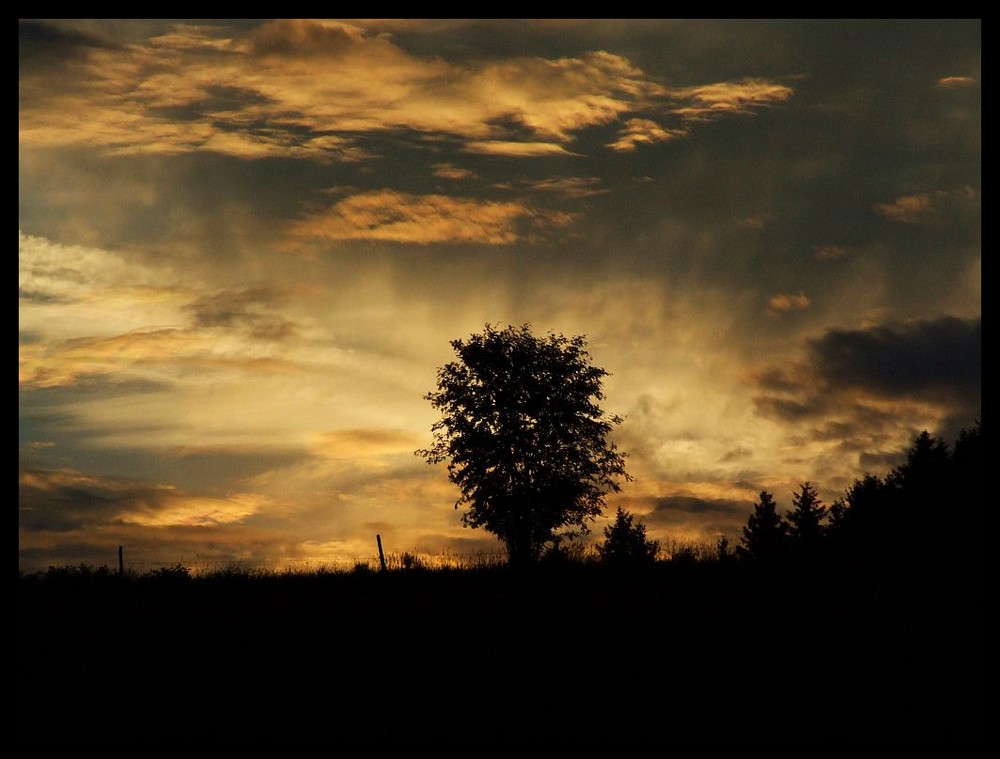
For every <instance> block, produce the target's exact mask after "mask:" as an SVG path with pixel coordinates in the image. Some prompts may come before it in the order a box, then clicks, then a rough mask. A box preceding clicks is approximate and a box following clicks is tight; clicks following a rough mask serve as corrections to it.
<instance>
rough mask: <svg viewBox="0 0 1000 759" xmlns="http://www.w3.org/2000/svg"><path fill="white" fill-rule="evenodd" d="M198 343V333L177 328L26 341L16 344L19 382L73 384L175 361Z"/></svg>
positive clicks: (38, 386) (35, 385) (42, 384)
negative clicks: (149, 364) (47, 340)
mask: <svg viewBox="0 0 1000 759" xmlns="http://www.w3.org/2000/svg"><path fill="white" fill-rule="evenodd" d="M198 343H199V339H198V338H197V336H195V335H193V334H192V333H190V332H188V331H185V330H179V329H154V330H138V331H136V332H131V333H128V334H124V335H115V336H113V337H87V338H73V339H70V340H64V341H62V342H59V343H56V344H46V343H28V344H25V345H20V346H18V382H19V384H20V385H21V386H22V387H35V388H41V387H62V386H66V385H72V384H74V383H76V382H78V381H79V380H80V379H82V378H84V377H93V376H98V375H109V374H117V373H119V372H121V371H123V370H127V369H128V368H130V367H134V366H136V365H138V364H146V363H153V362H160V361H174V360H176V357H177V356H178V355H186V354H189V353H190V352H191V350H192V348H193V346H195V345H197V344H198Z"/></svg>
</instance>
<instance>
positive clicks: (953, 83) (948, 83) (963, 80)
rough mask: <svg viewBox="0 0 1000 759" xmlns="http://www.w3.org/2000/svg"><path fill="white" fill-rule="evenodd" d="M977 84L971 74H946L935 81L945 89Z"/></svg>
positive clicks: (962, 87)
mask: <svg viewBox="0 0 1000 759" xmlns="http://www.w3.org/2000/svg"><path fill="white" fill-rule="evenodd" d="M977 84H978V82H977V81H976V80H975V79H973V78H972V77H971V76H946V77H942V78H941V79H938V81H937V86H938V87H942V88H944V89H946V90H954V89H964V88H966V87H975V86H976V85H977Z"/></svg>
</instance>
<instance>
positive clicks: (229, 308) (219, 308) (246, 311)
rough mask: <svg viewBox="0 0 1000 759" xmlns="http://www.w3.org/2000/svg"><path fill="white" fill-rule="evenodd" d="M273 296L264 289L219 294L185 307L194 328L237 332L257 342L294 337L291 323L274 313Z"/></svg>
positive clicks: (257, 288) (271, 292)
mask: <svg viewBox="0 0 1000 759" xmlns="http://www.w3.org/2000/svg"><path fill="white" fill-rule="evenodd" d="M276 300H277V295H276V293H275V292H274V290H272V289H269V288H266V287H245V288H239V289H233V290H222V291H220V292H217V293H214V294H212V295H205V296H203V297H200V298H197V299H196V300H194V301H192V302H191V303H189V304H187V306H186V307H185V308H186V310H188V311H190V312H191V313H192V314H193V316H194V321H195V325H196V326H198V327H206V328H214V327H222V328H226V329H240V330H243V331H245V332H247V333H248V335H249V336H250V337H251V338H253V339H257V340H283V339H286V338H288V337H291V336H293V335H294V334H295V333H296V325H295V323H294V322H292V321H290V320H288V319H285V318H284V317H282V316H280V315H278V314H277V313H275V309H274V302H275V301H276Z"/></svg>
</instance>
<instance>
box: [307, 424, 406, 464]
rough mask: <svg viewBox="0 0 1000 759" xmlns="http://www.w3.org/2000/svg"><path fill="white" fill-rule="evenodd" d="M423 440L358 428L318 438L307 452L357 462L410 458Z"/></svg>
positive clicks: (380, 429) (391, 431)
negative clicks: (400, 457)
mask: <svg viewBox="0 0 1000 759" xmlns="http://www.w3.org/2000/svg"><path fill="white" fill-rule="evenodd" d="M422 442H423V441H421V440H419V439H417V438H416V437H415V436H414V435H413V433H411V432H407V431H405V430H396V429H386V428H383V427H364V428H362V427H359V428H354V429H345V430H334V431H331V432H325V433H322V434H319V435H317V436H316V437H315V438H314V440H313V442H312V444H311V446H310V449H309V450H310V452H311V453H312V454H313V455H315V456H321V457H323V458H327V459H338V460H340V459H342V460H346V461H357V460H359V459H362V460H364V459H371V458H375V457H384V456H399V455H403V456H407V457H408V458H410V457H412V456H413V451H414V450H416V449H417V448H418V447H419V446H420V444H421V443H422Z"/></svg>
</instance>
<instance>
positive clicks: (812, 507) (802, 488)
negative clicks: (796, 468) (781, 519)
mask: <svg viewBox="0 0 1000 759" xmlns="http://www.w3.org/2000/svg"><path fill="white" fill-rule="evenodd" d="M825 517H826V508H825V507H824V506H823V502H822V501H820V499H819V494H818V493H817V492H816V488H814V487H813V485H812V483H811V482H803V483H800V484H799V489H798V490H797V491H796V492H794V493H792V510H791V511H790V512H788V525H789V535H790V536H791V538H792V541H793V543H794V545H795V547H796V549H797V550H798V551H799V552H800V553H804V554H808V553H810V552H812V551H815V550H816V549H818V548H819V543H820V540H821V539H822V538H823V520H824V519H825Z"/></svg>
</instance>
